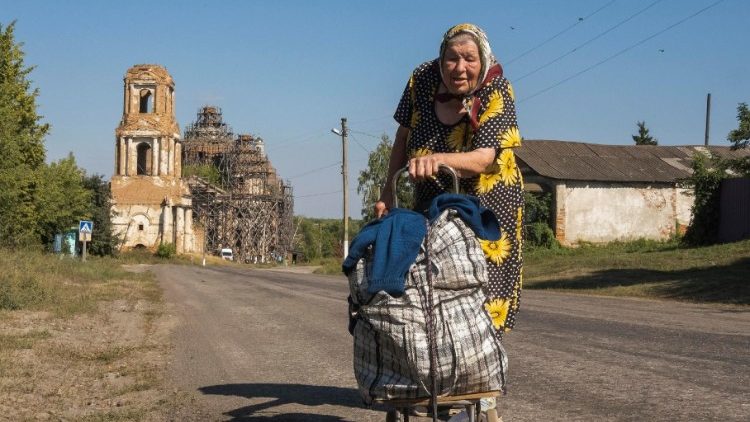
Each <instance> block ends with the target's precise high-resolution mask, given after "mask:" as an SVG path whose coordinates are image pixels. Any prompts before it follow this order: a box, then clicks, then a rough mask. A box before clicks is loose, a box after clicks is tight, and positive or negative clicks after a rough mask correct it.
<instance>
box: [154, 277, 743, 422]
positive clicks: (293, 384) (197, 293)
mask: <svg viewBox="0 0 750 422" xmlns="http://www.w3.org/2000/svg"><path fill="white" fill-rule="evenodd" d="M154 271H155V272H156V274H157V276H158V278H159V280H160V283H161V286H162V287H163V288H164V291H165V298H166V301H167V305H168V307H169V312H171V313H174V315H175V316H176V317H177V319H178V321H179V323H178V326H177V327H176V329H175V333H174V346H175V348H174V355H173V359H172V361H171V366H170V372H171V376H172V380H173V382H174V384H175V388H176V389H179V390H181V391H186V392H188V393H189V394H192V395H193V396H194V400H195V401H194V403H193V406H192V408H189V409H188V408H181V409H179V410H176V411H175V412H176V413H175V416H174V417H175V419H180V420H210V421H213V420H242V421H311V422H334V421H383V420H385V414H384V413H383V412H382V410H381V409H374V410H373V409H366V408H364V407H363V406H362V404H361V400H360V398H359V394H358V392H357V390H356V382H355V380H354V376H353V371H352V363H351V362H352V351H351V348H352V340H351V337H350V336H349V333H348V331H347V329H346V324H347V321H346V296H347V285H346V281H345V279H344V278H343V277H325V276H317V275H311V274H295V273H288V272H279V271H267V270H248V269H244V268H241V267H205V268H203V267H197V266H195V267H191V266H158V267H155V268H154ZM505 346H506V349H507V350H508V354H509V359H510V376H509V381H508V395H506V396H504V397H503V398H501V400H500V409H501V411H500V413H501V415H502V417H503V420H504V421H505V422H512V421H708V420H711V421H748V420H750V308H747V307H744V308H742V307H729V306H708V305H693V304H683V303H673V302H661V301H647V300H630V299H615V298H603V297H592V296H583V295H572V294H559V293H550V292H538V291H525V292H524V296H523V301H522V309H521V314H520V315H519V320H518V323H517V328H516V330H514V331H513V332H512V333H510V334H509V335H507V336H506V338H505Z"/></svg>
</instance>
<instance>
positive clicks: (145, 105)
mask: <svg viewBox="0 0 750 422" xmlns="http://www.w3.org/2000/svg"><path fill="white" fill-rule="evenodd" d="M138 111H139V112H141V113H153V112H154V97H153V95H151V90H148V89H142V90H141V101H140V107H139V109H138Z"/></svg>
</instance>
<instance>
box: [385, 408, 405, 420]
mask: <svg viewBox="0 0 750 422" xmlns="http://www.w3.org/2000/svg"><path fill="white" fill-rule="evenodd" d="M401 420H402V419H401V412H399V411H398V410H396V409H392V410H389V411H388V413H387V414H386V415H385V422H401Z"/></svg>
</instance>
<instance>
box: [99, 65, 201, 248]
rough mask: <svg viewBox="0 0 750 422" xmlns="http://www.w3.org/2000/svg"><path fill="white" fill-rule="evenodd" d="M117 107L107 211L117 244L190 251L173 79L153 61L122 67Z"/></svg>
mask: <svg viewBox="0 0 750 422" xmlns="http://www.w3.org/2000/svg"><path fill="white" fill-rule="evenodd" d="M123 94H124V95H123V112H122V119H121V121H120V125H119V126H118V127H117V129H116V130H115V169H114V175H113V176H112V181H111V189H112V203H113V205H112V211H113V221H112V222H113V225H114V227H115V231H116V232H117V233H118V234H119V236H120V238H121V240H122V249H132V248H147V249H155V248H157V247H158V246H159V245H160V244H164V243H171V244H174V245H175V248H176V250H177V252H178V253H183V252H193V251H195V250H196V248H195V243H196V242H195V236H194V234H193V227H192V210H191V196H190V191H189V189H188V186H187V184H186V183H185V182H183V180H182V178H181V171H182V169H181V163H182V141H181V140H180V129H179V126H178V125H177V120H176V119H175V113H174V81H173V80H172V76H170V75H169V73H168V72H167V70H166V69H165V68H164V67H162V66H159V65H154V64H141V65H136V66H133V67H131V68H130V69H128V71H127V72H126V73H125V78H124V88H123Z"/></svg>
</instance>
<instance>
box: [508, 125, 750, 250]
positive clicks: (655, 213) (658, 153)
mask: <svg viewBox="0 0 750 422" xmlns="http://www.w3.org/2000/svg"><path fill="white" fill-rule="evenodd" d="M696 153H703V154H711V155H718V156H721V157H740V156H746V155H750V151H747V150H744V151H742V150H741V151H732V150H731V149H730V148H729V147H720V146H708V147H705V146H646V145H640V146H636V145H599V144H589V143H583V142H567V141H549V140H525V141H524V143H523V146H521V147H520V148H518V150H517V151H516V158H517V161H518V165H519V167H520V168H521V172H522V174H523V177H524V182H525V186H526V190H527V191H537V192H550V193H551V194H552V209H553V212H552V220H553V221H552V222H551V223H552V228H553V230H554V232H555V237H556V238H557V240H558V241H559V242H560V243H561V244H563V245H574V244H576V243H578V242H581V241H585V242H595V243H604V242H611V241H615V240H633V239H639V238H646V239H658V240H660V239H667V238H669V237H670V236H672V235H674V234H675V233H677V232H678V231H681V230H684V228H685V227H687V225H688V224H689V223H690V208H691V207H692V205H693V197H692V195H690V191H689V190H686V189H682V188H680V187H678V181H679V180H680V179H684V178H686V177H689V176H690V174H691V168H690V165H691V161H692V156H693V155H695V154H696Z"/></svg>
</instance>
